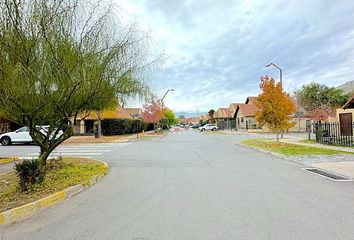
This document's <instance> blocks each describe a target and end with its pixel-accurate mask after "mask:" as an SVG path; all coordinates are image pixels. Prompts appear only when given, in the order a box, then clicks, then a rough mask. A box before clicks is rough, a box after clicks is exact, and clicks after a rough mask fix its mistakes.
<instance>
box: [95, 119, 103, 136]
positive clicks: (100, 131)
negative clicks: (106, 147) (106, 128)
mask: <svg viewBox="0 0 354 240" xmlns="http://www.w3.org/2000/svg"><path fill="white" fill-rule="evenodd" d="M101 136H102V127H101V117H99V118H98V120H97V135H96V137H97V138H100V137H101Z"/></svg>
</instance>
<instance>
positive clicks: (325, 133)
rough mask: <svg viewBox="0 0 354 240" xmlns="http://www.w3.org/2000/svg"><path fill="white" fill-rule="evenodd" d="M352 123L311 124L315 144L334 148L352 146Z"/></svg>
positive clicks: (353, 144)
mask: <svg viewBox="0 0 354 240" xmlns="http://www.w3.org/2000/svg"><path fill="white" fill-rule="evenodd" d="M353 130H354V123H353V122H351V123H339V122H326V123H313V133H315V134H316V142H318V143H322V144H328V145H335V146H349V147H353V146H354V137H353V132H354V131H353Z"/></svg>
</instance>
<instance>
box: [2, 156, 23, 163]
mask: <svg viewBox="0 0 354 240" xmlns="http://www.w3.org/2000/svg"><path fill="white" fill-rule="evenodd" d="M18 160H20V159H19V158H18V157H6V158H2V159H0V165H1V164H6V163H11V162H16V161H18Z"/></svg>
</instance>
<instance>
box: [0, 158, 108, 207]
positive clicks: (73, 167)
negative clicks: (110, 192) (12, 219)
mask: <svg viewBox="0 0 354 240" xmlns="http://www.w3.org/2000/svg"><path fill="white" fill-rule="evenodd" d="M63 161H64V162H63V164H62V165H61V166H60V167H56V168H53V169H51V170H48V171H47V174H46V177H45V180H44V182H43V183H42V184H37V185H36V186H35V187H34V188H33V189H32V190H29V191H27V192H25V193H22V192H20V191H19V187H18V181H19V180H18V177H17V176H16V173H15V171H12V172H8V173H5V174H1V175H0V212H2V211H6V210H8V209H11V208H15V207H19V206H21V205H24V204H26V203H30V202H33V201H36V200H38V199H40V198H43V197H46V196H49V195H51V194H53V193H56V192H58V191H61V190H64V189H65V188H68V187H70V186H74V185H78V184H82V185H84V186H86V185H89V184H90V181H91V180H92V179H93V178H94V177H95V176H99V175H103V174H105V173H106V172H107V171H108V169H107V167H106V166H105V165H104V164H103V163H101V162H98V161H95V160H92V159H87V158H64V159H63ZM48 166H49V167H50V164H49V165H48Z"/></svg>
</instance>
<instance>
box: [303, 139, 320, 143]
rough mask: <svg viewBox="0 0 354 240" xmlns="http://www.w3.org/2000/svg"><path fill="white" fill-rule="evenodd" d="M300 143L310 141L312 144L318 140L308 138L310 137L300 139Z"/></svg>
mask: <svg viewBox="0 0 354 240" xmlns="http://www.w3.org/2000/svg"><path fill="white" fill-rule="evenodd" d="M299 143H310V144H315V143H316V140H315V139H311V140H308V139H303V140H300V141H299Z"/></svg>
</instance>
